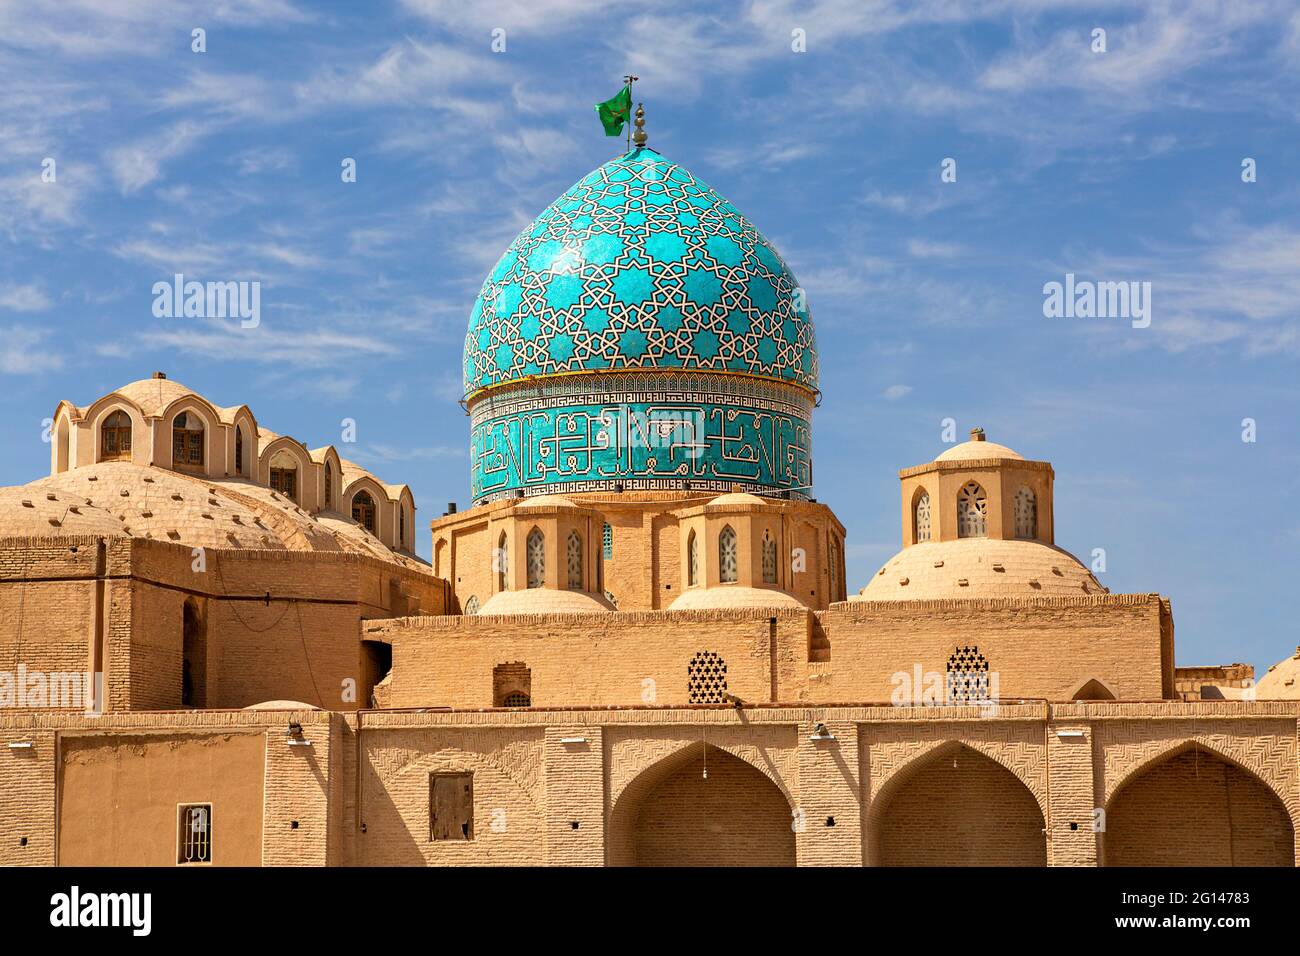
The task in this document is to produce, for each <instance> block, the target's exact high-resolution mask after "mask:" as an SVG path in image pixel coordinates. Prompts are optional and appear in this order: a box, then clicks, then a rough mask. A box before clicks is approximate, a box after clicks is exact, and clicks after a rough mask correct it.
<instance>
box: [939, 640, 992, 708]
mask: <svg viewBox="0 0 1300 956" xmlns="http://www.w3.org/2000/svg"><path fill="white" fill-rule="evenodd" d="M944 691H945V695H946V697H947V701H948V703H950V704H964V703H969V702H972V701H987V700H988V699H989V662H988V658H986V657H985V656H984V655H983V654H981V653H980V649H979V648H978V647H974V646H971V647H959V648H957V649H956V650H955V651H953V652H952V655H951V656H950V657H949V658H948V673H947V679H946V680H945V682H944Z"/></svg>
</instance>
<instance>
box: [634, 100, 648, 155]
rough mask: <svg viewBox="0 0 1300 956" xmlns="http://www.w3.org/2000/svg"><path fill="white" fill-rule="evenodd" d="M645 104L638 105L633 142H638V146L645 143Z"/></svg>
mask: <svg viewBox="0 0 1300 956" xmlns="http://www.w3.org/2000/svg"><path fill="white" fill-rule="evenodd" d="M645 138H646V137H645V104H644V103H638V104H637V105H636V132H635V133H633V134H632V142H634V143H636V145H637V148H638V149H639V148H640V147H642V146H644V145H645Z"/></svg>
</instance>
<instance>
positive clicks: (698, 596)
mask: <svg viewBox="0 0 1300 956" xmlns="http://www.w3.org/2000/svg"><path fill="white" fill-rule="evenodd" d="M773 607H775V608H782V607H789V608H802V607H805V605H804V603H803V602H802V601H800V600H799V599H798V598H796V597H793V596H792V595H789V594H787V593H786V592H785V591H778V590H777V589H776V588H751V587H745V586H743V585H739V584H727V585H723V586H721V587H713V588H692V589H691V590H689V591H683V592H682V593H681V594H679V595H677V597H676V598H675V599H674V600H673V603H672V604H670V605H668V610H670V611H709V610H715V609H718V608H773Z"/></svg>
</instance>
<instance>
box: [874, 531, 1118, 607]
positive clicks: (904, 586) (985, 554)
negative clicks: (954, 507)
mask: <svg viewBox="0 0 1300 956" xmlns="http://www.w3.org/2000/svg"><path fill="white" fill-rule="evenodd" d="M1104 593H1106V589H1105V588H1103V587H1102V586H1101V584H1099V583H1098V581H1097V579H1096V578H1095V577H1093V576H1092V574H1091V573H1090V572H1089V571H1088V569H1087V568H1085V567H1084V566H1083V565H1082V564H1080V563H1079V560H1078V558H1076V557H1074V555H1072V554H1070V553H1069V552H1068V551H1062V550H1061V549H1060V548H1055V547H1052V546H1050V545H1046V544H1042V543H1040V542H1038V541H999V540H996V539H994V538H961V539H959V540H957V541H929V542H925V543H923V544H914V545H912V546H911V547H910V548H904V549H903V550H902V551H900V552H899V553H898V554H896V555H894V556H893V557H892V558H890V559H889V561H887V562H886V563H885V565H884V567H882V568H881V569H880V570H879V571H878V572H876V574H875V575H874V576H873V577H872V578H871V580H870V581H869V582H868V583H867V586H866V587H864V588H863V589H862V590H861V592H859V594H858V595H856V596H854V597H851V598H849V600H850V601H917V600H931V599H936V598H994V597H1050V596H1059V597H1065V596H1080V597H1082V596H1086V595H1091V594H1104Z"/></svg>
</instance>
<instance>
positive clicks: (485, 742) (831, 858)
mask: <svg viewBox="0 0 1300 956" xmlns="http://www.w3.org/2000/svg"><path fill="white" fill-rule="evenodd" d="M290 722H296V723H299V724H300V725H301V726H302V738H303V739H305V740H309V741H311V744H312V745H311V746H310V747H308V746H291V745H290V744H289V743H288V740H289V738H288V736H287V728H288V725H289V723H290ZM818 724H821V725H823V726H824V727H825V729H826V731H828V732H829V734H828V735H821V736H823V737H827V738H828V739H818V740H812V739H810V737H812V736H813V734H812V730H813V729H814V728H815V727H816V726H817V725H818ZM1298 725H1300V705H1298V704H1296V703H1295V702H1282V701H1274V702H1255V703H1246V702H1236V701H1223V702H1203V703H1197V704H1184V703H1178V702H1151V703H1134V702H1095V703H1094V702H1088V703H1083V702H1079V703H1066V704H1049V703H1046V702H1043V703H1024V704H1003V705H1001V706H1000V707H999V708H998V709H997V711H996V712H994V713H992V714H987V715H981V712H980V711H979V710H978V709H977V708H970V707H889V706H843V705H839V706H817V705H807V706H801V707H787V706H772V705H767V706H755V707H746V708H745V709H744V710H743V711H739V712H738V711H737V710H736V709H735V708H733V707H730V706H726V705H722V706H708V707H694V708H681V707H677V708H673V707H657V708H650V707H629V708H625V709H588V710H581V709H579V710H563V709H559V710H540V709H539V710H521V711H493V710H490V709H489V710H484V711H478V712H475V711H459V712H451V711H446V712H438V711H424V712H421V711H400V710H392V711H362V712H359V713H338V712H335V713H330V712H323V711H310V710H307V711H304V710H296V711H295V710H286V711H201V712H200V711H196V712H173V713H121V714H107V715H104V716H102V717H98V718H95V717H87V716H83V715H80V714H68V713H26V714H23V713H6V714H3V715H0V742H2V743H3V744H5V745H7V744H8V743H9V742H10V741H15V742H18V741H21V742H30V743H31V744H32V746H31V747H30V748H23V749H21V750H8V748H7V747H6V750H7V751H8V756H7V758H6V759H5V760H4V761H3V762H2V763H0V863H4V864H45V865H48V864H50V863H54V862H72V861H73V860H77V861H81V862H94V863H110V864H111V863H124V862H132V861H135V862H154V861H155V860H164V858H167V859H169V858H170V856H169V854H170V853H171V852H173V851H174V843H172V842H170V841H171V840H173V839H174V834H173V831H172V829H171V826H172V818H171V816H170V813H169V814H167V825H166V826H164V825H163V821H162V816H163V813H162V809H160V808H165V807H167V806H169V805H174V804H175V803H180V802H187V801H194V802H206V801H211V802H212V803H213V805H214V847H216V858H215V863H216V864H217V865H221V864H223V863H233V862H247V861H249V860H253V861H254V862H262V863H264V864H268V865H271V864H304V865H328V864H334V865H377V864H387V865H427V864H442V865H459V864H473V865H493V864H519V863H532V864H546V865H565V864H594V865H600V864H606V863H610V864H616V865H618V864H632V863H636V864H655V863H662V862H679V863H680V862H692V863H698V864H709V863H717V864H722V863H728V862H732V863H734V862H747V863H754V864H765V863H771V864H788V863H790V862H792V861H796V860H797V861H798V862H799V863H803V864H838V865H858V864H861V863H862V862H864V861H865V862H868V863H873V864H877V865H909V864H927V863H935V862H946V863H952V862H979V863H984V864H993V863H1026V864H1041V863H1044V862H1045V863H1048V864H1051V865H1066V866H1068V865H1096V864H1097V863H1099V862H1102V863H1125V864H1173V865H1177V864H1191V863H1201V862H1214V863H1225V864H1226V863H1229V862H1235V863H1242V862H1243V861H1245V860H1247V859H1249V860H1250V861H1251V862H1254V863H1258V864H1278V865H1291V864H1294V862H1295V857H1296V852H1297V844H1296V838H1295V831H1296V823H1297V817H1298V816H1300V814H1297V810H1296V806H1297V802H1298V797H1300V792H1298V788H1300V780H1298V779H1297V776H1298V774H1297V762H1296V759H1295V754H1296V735H1297V728H1298ZM1075 732H1081V733H1082V736H1063V734H1073V733H1075ZM254 740H255V741H256V742H257V743H256V744H255V745H252V744H251V742H252V741H254ZM4 752H5V751H0V753H4ZM706 752H707V755H708V766H709V776H708V779H707V780H705V779H704V777H703V768H704V760H705V754H706ZM167 755H169V756H167ZM164 757H165V759H164ZM954 763H955V766H954ZM165 767H172V768H173V769H174V770H175V771H176V772H173V773H170V774H167V773H164V774H162V775H161V776H160V777H158V778H157V779H158V780H159V781H160V783H159V785H158V786H157V787H156V789H155V790H154V791H153V792H151V794H150V799H149V806H152V807H154V809H153V810H149V811H148V812H151V813H154V814H155V815H156V816H157V817H158V819H157V821H156V822H155V824H154V825H152V826H150V827H145V828H138V827H137V825H136V821H137V819H138V815H139V814H140V813H142V812H144V811H142V809H141V805H140V804H139V802H138V801H133V802H130V803H129V805H128V804H123V805H122V806H119V807H114V806H101V807H100V809H99V810H98V813H97V816H96V818H95V819H96V821H97V829H98V830H99V831H102V832H103V833H104V834H113V833H117V834H121V833H123V832H129V833H132V834H134V833H137V831H138V832H139V835H140V838H139V840H134V841H131V840H120V839H108V838H107V837H104V838H98V837H96V838H92V837H91V835H90V834H89V833H88V831H87V829H86V827H85V826H84V823H78V824H77V825H76V826H74V827H71V828H69V826H68V824H67V823H66V822H65V829H64V831H63V835H62V838H61V839H56V830H55V808H56V805H57V806H61V807H65V808H75V807H78V806H86V805H88V802H90V801H93V800H95V799H97V794H98V793H99V792H100V791H101V789H102V787H103V786H104V784H105V780H106V779H118V780H128V779H130V777H131V775H132V774H139V773H141V772H146V771H149V772H154V771H156V770H157V769H158V768H165ZM222 767H247V768H248V769H247V770H245V771H241V773H240V774H237V775H235V776H236V777H237V778H238V780H242V784H241V785H238V786H235V787H234V789H233V791H232V790H231V789H230V787H229V786H227V788H226V789H225V790H223V789H222V788H221V786H220V785H219V784H220V779H219V775H217V776H210V775H209V776H205V774H209V773H210V770H211V769H219V768H222ZM205 768H208V769H205ZM258 769H260V770H261V772H262V774H263V775H264V779H263V780H262V782H261V786H251V785H247V784H248V777H249V774H252V773H255V772H256V771H257V770H258ZM110 770H111V771H112V772H111V773H110ZM106 773H107V774H109V776H108V777H105V776H104V774H106ZM437 773H472V774H473V788H474V794H473V810H474V834H473V839H472V840H465V841H433V840H430V839H429V778H430V775H431V774H437ZM113 774H116V777H113ZM236 782H238V781H236ZM56 784H57V786H58V792H59V800H58V802H57V804H56V800H55V793H56ZM38 798H39V799H38ZM1094 808H1101V809H1103V810H1104V811H1105V818H1106V821H1107V826H1106V828H1105V829H1104V830H1102V831H1101V832H1094V830H1093V828H1092V825H1091V821H1092V818H1093V812H1094ZM1171 809H1172V812H1171ZM84 816H85V814H83V817H84ZM223 821H224V825H223ZM240 821H244V822H243V823H241V822H240ZM248 821H258V822H259V823H260V825H261V826H260V835H259V834H258V833H256V832H255V831H254V829H252V828H250V826H249V825H247V824H248ZM738 821H743V825H742V824H741V823H739V822H738ZM832 821H833V822H832ZM1070 823H1077V824H1079V825H1078V827H1077V828H1074V829H1071V828H1070ZM295 824H296V826H295ZM575 824H576V826H575ZM164 831H165V832H164ZM1044 831H1046V832H1044ZM24 838H25V843H24V842H23V839H24ZM227 840H229V841H234V842H236V843H237V844H238V845H237V846H231V845H230V844H228V843H224V842H223V841H227ZM138 843H142V844H143V846H140V845H137V844H138ZM60 847H62V849H60ZM742 857H743V859H742ZM254 858H255V859H254ZM163 865H166V864H165V862H164V863H163Z"/></svg>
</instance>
